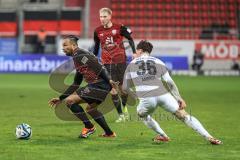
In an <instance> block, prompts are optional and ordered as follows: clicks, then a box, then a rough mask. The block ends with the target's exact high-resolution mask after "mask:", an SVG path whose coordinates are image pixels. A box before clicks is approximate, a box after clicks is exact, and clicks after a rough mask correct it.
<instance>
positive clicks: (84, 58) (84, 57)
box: [81, 56, 88, 64]
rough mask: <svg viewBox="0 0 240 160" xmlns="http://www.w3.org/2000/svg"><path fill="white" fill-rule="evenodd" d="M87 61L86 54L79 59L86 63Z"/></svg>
mask: <svg viewBox="0 0 240 160" xmlns="http://www.w3.org/2000/svg"><path fill="white" fill-rule="evenodd" d="M87 61H88V58H87V57H86V56H83V58H82V59H81V62H82V63H83V64H86V63H87Z"/></svg>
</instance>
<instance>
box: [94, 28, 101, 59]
mask: <svg viewBox="0 0 240 160" xmlns="http://www.w3.org/2000/svg"><path fill="white" fill-rule="evenodd" d="M99 47H100V39H99V38H98V35H97V31H96V30H95V31H94V49H93V54H94V55H95V56H97V55H98V51H99Z"/></svg>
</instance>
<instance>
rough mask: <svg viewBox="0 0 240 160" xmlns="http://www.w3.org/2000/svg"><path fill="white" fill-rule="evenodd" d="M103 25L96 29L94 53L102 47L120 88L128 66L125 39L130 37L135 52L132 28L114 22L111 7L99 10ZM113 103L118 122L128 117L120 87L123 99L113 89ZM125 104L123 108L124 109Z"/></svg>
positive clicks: (106, 65) (124, 95)
mask: <svg viewBox="0 0 240 160" xmlns="http://www.w3.org/2000/svg"><path fill="white" fill-rule="evenodd" d="M99 16H100V22H101V25H100V26H99V27H97V28H96V29H95V31H94V42H95V47H94V54H95V55H96V56H97V55H98V52H99V48H100V47H101V62H102V63H103V64H104V66H105V67H106V68H107V70H108V72H109V73H110V76H111V78H112V80H114V81H116V82H117V81H118V82H120V88H121V85H122V82H123V76H124V72H125V69H126V67H127V59H126V53H125V48H124V44H123V39H124V38H126V39H128V42H129V44H130V46H131V48H132V52H133V55H134V54H135V52H136V50H135V45H134V41H133V39H132V37H131V33H132V32H131V30H130V29H129V28H127V27H126V26H124V25H121V24H117V23H113V22H112V21H111V18H112V11H111V10H110V9H109V8H102V9H100V10H99ZM110 93H111V95H112V100H113V103H114V105H115V107H116V109H117V111H118V114H119V118H118V119H117V120H116V122H123V121H125V120H126V119H128V111H127V107H126V103H127V95H126V94H124V93H123V92H122V91H121V89H120V94H121V99H120V98H119V96H118V92H117V90H115V89H114V88H113V89H112V90H111V92H110ZM122 106H123V110H122Z"/></svg>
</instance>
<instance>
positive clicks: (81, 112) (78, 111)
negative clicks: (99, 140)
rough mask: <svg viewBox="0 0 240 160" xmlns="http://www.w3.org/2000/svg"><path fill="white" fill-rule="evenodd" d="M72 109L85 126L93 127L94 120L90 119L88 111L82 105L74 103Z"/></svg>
mask: <svg viewBox="0 0 240 160" xmlns="http://www.w3.org/2000/svg"><path fill="white" fill-rule="evenodd" d="M69 108H70V110H71V111H72V112H73V113H74V115H75V116H76V117H78V118H79V119H80V120H81V121H82V122H83V124H84V125H85V128H92V127H93V124H92V122H91V121H90V120H89V119H88V117H87V115H86V113H85V112H84V110H83V108H82V106H80V105H78V104H76V103H75V104H72V105H71V106H70V107H69Z"/></svg>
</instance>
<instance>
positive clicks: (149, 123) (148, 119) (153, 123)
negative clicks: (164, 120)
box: [143, 115, 168, 137]
mask: <svg viewBox="0 0 240 160" xmlns="http://www.w3.org/2000/svg"><path fill="white" fill-rule="evenodd" d="M143 122H144V124H145V125H146V126H147V127H149V128H150V129H152V130H154V131H155V132H156V133H158V134H160V135H161V136H164V137H168V136H167V135H166V133H165V132H164V131H163V130H162V128H161V127H160V125H159V124H158V122H157V121H155V120H154V119H153V118H152V117H151V116H150V115H148V116H147V117H146V118H144V120H143Z"/></svg>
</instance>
